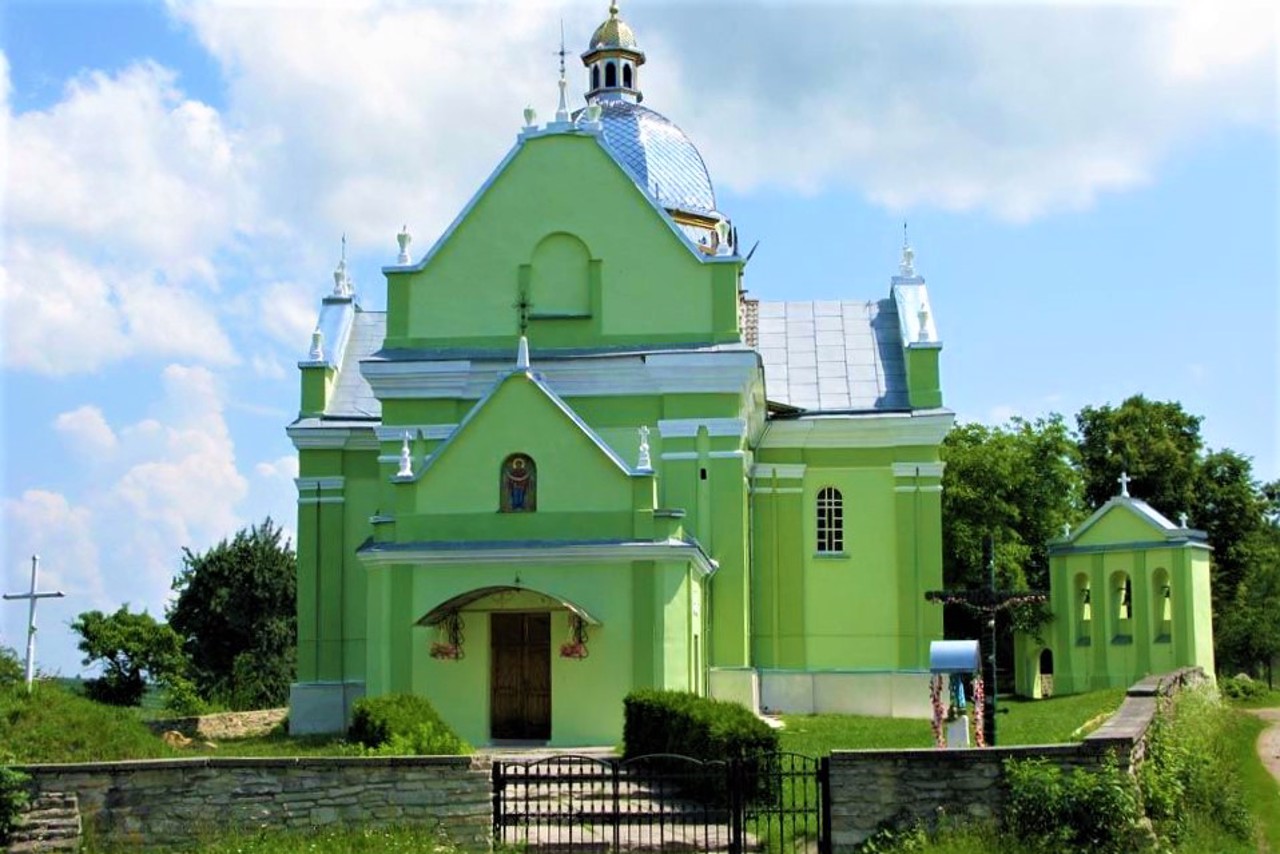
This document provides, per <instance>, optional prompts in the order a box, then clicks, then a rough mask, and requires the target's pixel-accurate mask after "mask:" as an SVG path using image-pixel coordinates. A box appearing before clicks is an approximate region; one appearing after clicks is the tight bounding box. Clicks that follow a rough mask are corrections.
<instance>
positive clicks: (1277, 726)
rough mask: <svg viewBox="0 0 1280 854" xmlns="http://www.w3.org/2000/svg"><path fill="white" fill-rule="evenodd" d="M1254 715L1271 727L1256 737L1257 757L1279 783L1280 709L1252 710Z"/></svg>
mask: <svg viewBox="0 0 1280 854" xmlns="http://www.w3.org/2000/svg"><path fill="white" fill-rule="evenodd" d="M1252 711H1253V713H1254V714H1255V715H1257V716H1258V717H1260V718H1262V719H1263V720H1264V721H1267V722H1268V723H1270V724H1271V726H1269V727H1267V728H1266V729H1264V730H1263V731H1262V735H1260V736H1258V756H1259V757H1260V758H1261V759H1262V764H1263V765H1264V766H1266V769H1267V770H1268V771H1270V772H1271V776H1272V777H1275V778H1276V783H1280V709H1253V710H1252Z"/></svg>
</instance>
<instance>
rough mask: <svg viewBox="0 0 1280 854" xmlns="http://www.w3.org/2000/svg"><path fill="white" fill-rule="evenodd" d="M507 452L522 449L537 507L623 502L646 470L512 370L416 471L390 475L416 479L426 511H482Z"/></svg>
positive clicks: (492, 498)
mask: <svg viewBox="0 0 1280 854" xmlns="http://www.w3.org/2000/svg"><path fill="white" fill-rule="evenodd" d="M512 453H522V454H527V455H529V456H530V457H532V458H533V460H534V463H535V465H536V466H537V471H538V474H537V477H538V483H539V499H538V502H539V503H538V507H539V510H540V511H541V510H553V509H558V510H565V509H570V508H568V507H566V505H567V504H574V505H575V506H579V507H581V508H582V509H609V508H613V509H630V507H631V502H632V485H631V484H632V479H633V478H636V477H649V476H652V472H651V471H648V470H636V469H633V468H632V467H631V466H630V465H628V464H627V462H626V461H625V460H623V459H622V458H621V457H620V456H619V455H618V453H617V452H616V451H615V450H614V449H613V448H611V447H610V446H609V445H608V443H606V442H605V441H604V440H603V439H602V438H601V437H600V435H599V434H598V433H596V432H595V430H593V429H592V428H591V426H590V425H588V424H587V423H586V422H585V421H583V420H582V418H581V417H580V416H579V415H578V414H577V413H576V412H574V411H573V409H572V407H570V406H569V405H568V404H567V403H565V402H564V401H563V400H562V399H561V398H560V397H559V396H558V395H557V394H556V393H555V392H553V391H552V390H551V389H550V388H549V387H548V386H547V385H546V383H545V382H543V381H542V380H541V379H540V378H539V377H538V376H537V375H535V374H534V373H533V372H532V371H527V370H516V371H512V372H511V373H510V374H508V375H507V376H506V377H504V378H502V379H501V380H499V381H498V383H497V384H496V385H495V386H494V387H493V389H491V390H490V391H489V393H488V394H486V395H485V396H484V397H483V398H481V399H480V401H479V402H477V403H476V405H475V406H474V407H472V408H471V411H470V412H468V413H467V415H466V417H465V418H463V419H462V421H461V423H459V424H458V426H457V428H456V429H455V430H454V431H453V433H452V434H450V436H449V438H448V439H446V440H445V442H444V443H443V444H442V445H440V447H439V448H437V449H436V451H435V453H433V454H432V455H431V456H430V457H429V458H428V460H427V461H426V463H425V464H424V465H423V466H422V468H421V469H420V470H419V471H417V472H416V473H415V474H414V475H413V476H412V477H409V478H400V477H397V478H394V480H395V481H396V482H399V483H404V482H415V481H416V482H419V484H420V486H419V488H420V489H421V490H423V493H424V494H423V495H422V499H423V503H422V506H423V509H424V510H427V511H428V512H430V510H431V508H432V507H433V506H442V507H449V508H450V512H463V513H465V512H478V511H484V510H486V509H492V508H491V507H490V505H494V504H495V502H496V489H497V484H498V478H499V470H500V467H501V464H502V461H503V460H504V459H506V457H507V456H508V455H510V454H512ZM567 472H572V475H571V477H565V473H567ZM553 475H555V476H553ZM568 487H571V489H569V488H568ZM545 490H550V492H547V491H545ZM437 491H439V492H440V493H441V494H440V495H439V496H433V495H432V494H431V493H435V492H437ZM570 493H572V495H574V496H576V497H577V499H578V500H577V501H576V502H573V501H570V500H568V498H567V496H569V495H570ZM436 498H439V499H441V500H440V501H436V500H435V499H436ZM446 498H447V500H444V499H446ZM548 499H550V500H551V504H550V505H549V504H548V503H547V501H548ZM557 505H559V506H557Z"/></svg>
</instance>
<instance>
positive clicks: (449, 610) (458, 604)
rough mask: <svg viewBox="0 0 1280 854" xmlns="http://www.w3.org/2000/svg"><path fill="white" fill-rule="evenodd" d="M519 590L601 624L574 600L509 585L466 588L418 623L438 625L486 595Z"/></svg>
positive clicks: (585, 621)
mask: <svg viewBox="0 0 1280 854" xmlns="http://www.w3.org/2000/svg"><path fill="white" fill-rule="evenodd" d="M519 592H529V593H536V594H537V595H539V596H543V597H545V598H547V599H550V600H552V601H555V602H559V603H560V604H561V605H563V606H564V607H565V608H567V609H568V610H569V612H570V613H572V614H574V615H576V616H577V617H578V619H580V620H582V622H584V623H586V624H587V625H588V626H599V625H601V622H600V621H599V620H598V619H596V618H595V617H593V616H591V614H589V613H588V612H587V611H586V609H585V608H583V607H581V606H580V605H577V604H576V603H574V602H570V601H569V600H568V599H565V598H563V597H560V596H555V595H552V594H549V593H544V592H543V591H541V590H533V589H531V588H528V587H515V586H511V585H505V586H501V587H478V588H476V589H475V590H468V591H467V592H466V593H460V594H459V595H457V596H454V597H453V598H451V599H446V600H445V601H444V602H441V603H440V604H439V605H437V606H435V607H434V608H432V609H431V610H430V611H428V612H427V614H426V616H424V617H423V618H422V619H420V620H418V625H420V626H435V625H438V624H439V623H440V622H441V621H442V620H443V619H444V618H445V617H447V616H449V615H450V614H453V613H456V612H458V611H461V610H462V609H463V608H466V607H467V606H468V605H471V604H474V603H476V602H479V601H480V600H481V599H483V598H485V597H486V596H492V595H494V594H496V593H519Z"/></svg>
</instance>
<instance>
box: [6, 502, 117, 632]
mask: <svg viewBox="0 0 1280 854" xmlns="http://www.w3.org/2000/svg"><path fill="white" fill-rule="evenodd" d="M0 508H2V510H3V512H2V513H0V518H2V519H3V526H4V543H5V547H4V555H3V559H4V562H5V569H4V571H3V573H0V576H2V577H3V578H4V585H5V587H4V589H5V592H10V591H15V590H26V589H27V587H28V585H30V583H31V569H30V567H31V556H32V555H34V554H38V555H40V556H41V563H40V578H39V586H40V589H41V590H61V591H62V592H64V593H66V594H67V597H68V598H69V599H72V600H74V613H79V612H80V611H85V610H89V609H90V608H94V607H103V606H105V604H106V603H108V602H110V601H111V600H110V597H109V596H108V595H107V592H106V587H105V585H104V584H103V576H102V570H101V563H100V555H99V551H98V548H97V545H96V544H95V542H94V538H93V534H92V532H93V528H94V524H95V522H96V519H95V517H94V514H93V512H92V511H91V510H90V509H89V508H88V507H85V506H82V505H76V504H73V503H72V502H71V501H70V500H68V499H67V497H66V496H65V495H63V494H61V493H58V492H53V491H50V490H44V489H28V490H26V491H25V492H23V493H22V495H21V496H20V497H18V498H5V499H4V500H3V502H0ZM8 607H9V605H8V604H6V605H5V609H6V610H8ZM6 616H10V617H11V616H12V614H8V615H6ZM15 622H16V621H15ZM41 624H42V625H48V623H47V621H44V620H42V621H41ZM23 625H25V622H24V623H23ZM15 634H16V633H15Z"/></svg>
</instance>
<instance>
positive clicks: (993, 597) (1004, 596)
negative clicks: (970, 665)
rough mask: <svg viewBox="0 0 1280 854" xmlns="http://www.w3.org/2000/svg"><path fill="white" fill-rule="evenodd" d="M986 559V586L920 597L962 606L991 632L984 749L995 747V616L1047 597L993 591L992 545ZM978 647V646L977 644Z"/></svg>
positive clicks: (985, 665)
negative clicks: (978, 616) (981, 617)
mask: <svg viewBox="0 0 1280 854" xmlns="http://www.w3.org/2000/svg"><path fill="white" fill-rule="evenodd" d="M989 549H990V557H989V558H988V560H987V570H988V576H987V586H986V587H985V588H982V587H979V588H975V589H969V590H930V591H929V592H927V593H925V594H924V598H925V600H926V601H928V602H941V603H942V604H944V605H963V606H964V607H966V608H968V609H970V610H972V611H976V612H978V613H979V614H983V615H985V616H986V618H987V625H988V626H989V627H990V628H991V647H990V649H989V650H988V653H987V655H986V656H985V657H984V658H983V660H982V679H983V682H984V684H985V685H988V686H990V687H989V688H988V690H987V691H986V692H985V693H986V701H985V706H986V708H984V709H983V715H982V730H983V733H982V734H983V740H984V741H985V742H986V745H987V747H995V746H996V614H998V613H999V612H1000V611H1004V610H1007V609H1008V608H1010V607H1012V606H1014V605H1019V604H1022V603H1025V602H1044V601H1045V600H1046V599H1048V598H1049V597H1048V594H1046V593H1044V592H1042V591H1039V590H997V589H996V555H995V543H994V541H993V542H991V544H990V545H989ZM979 643H981V642H979Z"/></svg>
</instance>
